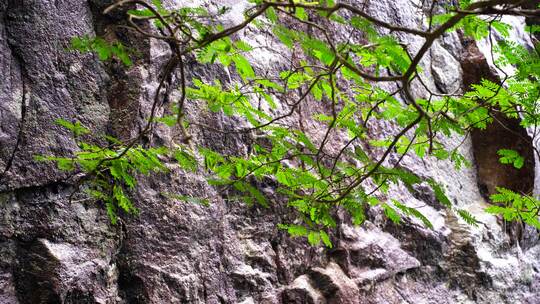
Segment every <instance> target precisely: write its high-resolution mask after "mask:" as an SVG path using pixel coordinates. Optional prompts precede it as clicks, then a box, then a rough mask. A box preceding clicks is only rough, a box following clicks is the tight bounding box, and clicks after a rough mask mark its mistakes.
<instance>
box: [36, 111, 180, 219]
mask: <svg viewBox="0 0 540 304" xmlns="http://www.w3.org/2000/svg"><path fill="white" fill-rule="evenodd" d="M56 123H57V124H58V125H60V126H62V127H64V128H66V129H68V130H70V131H71V132H72V134H73V137H74V139H75V141H76V143H77V145H78V148H79V151H77V152H75V153H74V154H73V155H71V156H70V157H60V156H42V155H40V156H36V160H38V161H52V162H55V163H56V164H57V166H58V168H59V169H60V170H63V171H76V172H80V173H81V174H83V175H84V177H83V180H88V182H87V184H86V187H85V191H86V192H87V193H88V194H89V195H90V196H91V197H93V198H95V199H97V200H100V201H103V202H104V203H105V206H106V209H107V214H108V215H109V217H110V219H111V221H112V223H113V224H114V223H116V221H117V215H118V213H119V211H120V210H121V211H123V212H126V213H128V214H133V213H137V211H138V210H137V208H136V207H135V206H134V205H133V203H132V201H131V199H130V198H129V196H128V193H129V191H131V190H133V189H134V188H135V187H136V185H137V178H136V176H137V175H138V174H142V175H148V174H150V173H152V172H164V171H167V169H166V167H165V166H164V164H163V163H162V161H161V160H160V157H161V156H163V155H165V154H167V153H170V149H167V148H165V147H157V148H154V147H151V148H143V147H142V146H140V145H136V146H133V147H130V148H129V149H126V146H124V145H123V143H122V142H120V141H119V140H117V139H115V138H113V137H111V136H105V138H106V140H108V141H109V143H110V144H109V145H108V146H105V147H102V146H100V145H96V144H90V143H88V142H87V141H85V140H84V136H85V135H88V134H89V133H90V131H89V130H88V129H87V128H86V127H85V126H83V125H82V124H81V123H80V122H78V121H76V122H70V121H67V120H64V119H58V120H56ZM182 152H183V151H181V150H178V151H176V154H177V155H179V156H178V158H179V157H185V158H186V159H188V158H190V157H189V156H187V155H186V156H184V155H183V154H182ZM180 155H181V156H180ZM181 163H182V164H184V161H183V162H181Z"/></svg>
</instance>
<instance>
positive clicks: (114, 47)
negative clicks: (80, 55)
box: [71, 36, 133, 66]
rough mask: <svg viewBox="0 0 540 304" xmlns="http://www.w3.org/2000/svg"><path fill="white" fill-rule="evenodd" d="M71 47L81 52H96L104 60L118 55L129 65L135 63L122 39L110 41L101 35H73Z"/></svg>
mask: <svg viewBox="0 0 540 304" xmlns="http://www.w3.org/2000/svg"><path fill="white" fill-rule="evenodd" d="M71 47H72V48H73V49H74V50H77V51H80V52H93V53H96V54H97V55H98V58H99V59H100V60H102V61H106V60H109V59H111V58H112V57H116V58H118V59H119V60H120V61H121V62H122V63H123V64H125V65H127V66H130V65H132V64H133V62H132V61H131V58H130V57H129V54H130V52H129V50H128V49H127V48H126V47H125V46H124V45H123V44H122V43H121V42H120V41H115V42H112V43H109V42H107V41H106V40H105V39H103V38H101V37H89V36H82V37H73V38H72V39H71Z"/></svg>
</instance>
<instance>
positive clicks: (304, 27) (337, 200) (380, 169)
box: [44, 0, 540, 247]
mask: <svg viewBox="0 0 540 304" xmlns="http://www.w3.org/2000/svg"><path fill="white" fill-rule="evenodd" d="M249 3H250V4H249V7H248V9H247V10H246V11H245V19H244V20H243V21H241V22H239V23H237V24H234V25H232V26H227V25H226V23H225V22H223V20H224V18H225V17H224V16H225V15H226V13H227V12H228V9H226V8H221V7H215V8H213V7H181V8H175V9H168V8H166V7H165V6H163V5H162V4H161V3H160V1H157V0H156V1H152V4H150V3H147V2H145V1H141V0H123V1H119V2H117V3H116V4H113V5H112V6H111V7H109V8H108V9H106V10H105V12H104V13H105V14H107V13H109V12H111V11H113V10H122V9H124V8H126V7H128V6H129V8H130V10H127V9H124V12H125V14H126V18H127V19H128V21H129V24H130V27H131V29H133V30H134V31H136V32H138V33H139V34H141V36H142V37H144V38H151V39H157V40H162V41H164V42H166V43H167V44H168V45H169V46H170V49H171V57H170V59H169V61H168V62H167V63H166V64H165V65H164V69H163V71H162V73H161V76H160V77H161V78H160V83H159V85H158V87H157V90H156V93H155V94H156V95H155V98H154V101H153V105H152V111H151V113H150V117H149V118H148V124H147V125H146V126H145V127H144V128H143V130H142V131H141V132H140V134H139V136H137V137H136V138H134V139H131V140H129V141H127V142H117V141H116V140H113V142H112V144H111V145H110V146H98V145H91V144H88V143H86V142H84V141H80V140H78V145H79V148H80V149H81V151H80V152H77V153H76V154H75V155H73V156H72V157H67V158H66V157H56V156H55V157H45V158H44V159H46V160H51V161H55V162H57V164H58V166H59V167H60V168H61V169H65V170H77V171H80V172H82V173H83V176H84V178H83V179H82V180H83V181H85V182H87V183H88V185H89V189H90V190H89V193H90V194H91V195H92V196H94V197H95V198H97V199H100V200H102V201H104V202H105V203H106V205H107V210H108V211H109V215H110V216H111V219H113V221H114V220H115V219H116V210H117V209H121V210H124V211H126V212H134V211H135V210H136V209H135V207H134V206H133V205H132V203H131V201H130V200H129V198H128V195H126V192H127V191H126V190H130V189H134V188H135V187H136V175H137V174H139V173H140V174H148V173H149V172H153V171H166V167H165V165H164V163H169V162H176V163H178V164H179V165H180V166H181V167H182V168H184V169H186V170H192V171H198V172H200V173H204V174H206V176H207V179H208V182H209V183H210V184H212V185H214V186H215V187H216V188H217V189H218V190H220V191H223V192H224V193H228V194H230V195H233V196H236V197H240V198H241V199H242V200H243V201H244V202H246V203H248V204H259V205H261V206H268V205H269V204H272V203H273V202H272V200H271V199H270V198H269V197H267V196H266V194H265V193H263V192H262V191H261V190H260V189H259V187H258V186H257V185H259V184H261V183H272V184H273V185H275V188H276V191H277V193H279V194H280V195H282V196H283V197H284V199H285V200H286V201H287V204H288V206H289V207H290V208H292V209H294V210H295V211H296V212H297V214H298V222H295V223H294V224H292V223H285V224H283V225H280V227H281V228H282V229H285V230H287V231H288V232H289V233H290V234H291V235H292V236H302V237H306V238H307V239H308V241H309V242H310V243H311V244H313V245H317V244H320V243H323V244H324V245H326V246H328V247H331V246H332V242H331V237H330V235H331V234H330V233H329V231H331V230H332V229H333V228H334V227H336V225H337V214H338V212H339V210H343V211H345V212H346V213H347V214H349V215H350V217H351V218H352V222H353V223H355V224H361V223H363V222H364V220H365V219H366V214H365V209H366V208H368V207H377V208H381V209H382V211H383V213H384V214H385V215H386V216H387V217H388V219H389V220H390V221H392V222H394V223H396V224H397V223H400V222H401V221H402V218H403V217H405V216H409V217H415V218H417V219H418V221H419V222H420V223H423V224H424V225H425V226H427V227H432V224H431V223H430V222H429V220H428V219H427V217H426V216H424V215H423V214H422V212H421V210H419V209H418V208H414V206H409V205H407V204H406V203H404V202H399V201H397V200H394V199H392V197H391V195H390V194H389V190H390V187H391V185H392V184H403V185H405V186H406V187H408V188H410V189H412V187H413V186H415V185H418V184H425V185H427V186H429V187H430V188H431V190H432V192H433V194H434V196H435V197H436V199H437V200H438V201H439V202H440V203H441V205H442V206H444V207H445V208H448V209H450V210H453V211H454V212H456V214H457V215H458V216H460V217H461V218H463V219H464V220H465V221H466V222H468V223H470V224H475V223H476V219H475V218H474V216H473V215H472V214H470V213H469V212H467V211H466V210H462V209H459V208H457V207H456V206H454V204H453V203H452V201H451V200H450V199H449V198H448V197H447V196H446V195H445V191H444V186H442V185H440V184H439V183H438V182H437V181H436V180H435V179H433V178H429V177H425V176H421V173H420V172H416V173H411V172H409V171H407V170H405V169H404V168H402V167H401V162H402V160H403V158H404V157H405V156H406V155H411V154H414V155H415V156H416V157H418V158H424V159H427V158H428V157H429V159H430V160H435V159H439V160H448V161H451V162H453V163H454V164H455V166H456V168H460V167H461V166H463V165H464V164H466V160H465V158H464V157H463V156H462V155H461V154H460V153H459V146H458V147H447V146H445V145H444V144H443V141H442V140H441V139H442V138H444V137H450V136H455V135H459V136H466V135H467V134H468V133H469V132H470V131H471V130H472V129H474V128H485V127H486V126H487V125H488V124H489V123H491V122H492V120H493V116H494V114H495V113H502V114H503V115H507V116H509V117H521V118H522V124H523V126H524V127H530V126H537V125H538V123H537V122H538V117H540V113H539V111H540V109H538V102H537V101H538V96H539V94H538V92H540V84H539V81H538V79H539V78H538V76H539V75H538V71H540V69H539V68H538V62H540V60H538V50H537V49H535V50H527V49H525V48H523V47H521V46H518V45H515V44H513V43H511V42H508V41H502V42H501V43H499V44H495V43H493V45H494V48H495V50H494V52H497V54H498V55H499V57H498V58H499V59H498V60H497V63H498V64H501V65H514V66H516V67H517V71H516V73H515V75H508V76H507V78H506V79H504V80H503V81H501V82H500V83H494V82H491V81H488V80H483V81H482V82H481V83H478V84H475V85H473V86H472V88H466V89H467V92H466V93H465V94H442V93H436V92H432V91H431V90H430V88H429V87H428V86H427V85H426V84H425V82H424V80H423V77H424V76H425V75H424V74H423V72H422V69H421V67H420V62H421V60H422V58H423V57H424V56H425V55H426V53H427V52H428V51H429V50H430V48H431V47H432V45H433V44H434V42H435V41H436V40H437V39H439V38H440V37H441V36H442V35H443V34H444V33H447V32H449V31H456V30H459V31H462V33H463V34H464V35H465V36H470V39H476V40H478V39H484V38H488V37H489V38H491V35H492V33H493V32H495V31H497V32H499V33H500V35H501V36H505V35H507V34H508V31H509V26H508V25H506V24H504V23H502V22H501V21H500V20H499V16H500V15H505V14H510V15H515V14H518V15H526V16H528V15H534V14H537V13H538V10H525V9H520V8H517V7H513V6H512V3H513V2H512V1H495V2H493V1H478V2H472V1H460V3H459V5H456V6H447V7H441V8H440V9H442V10H444V13H442V14H439V15H434V14H433V12H434V9H433V7H431V10H429V8H424V9H425V10H424V13H425V14H426V17H427V18H428V20H429V22H428V24H426V25H425V26H423V27H422V28H419V29H417V28H409V27H402V26H399V25H394V24H390V23H388V22H386V21H383V20H379V19H377V18H376V17H375V16H372V15H370V14H369V13H368V12H367V10H364V8H362V7H357V6H354V5H351V4H346V3H342V2H335V1H333V0H320V1H273V0H252V1H249ZM148 22H150V23H152V24H153V25H154V26H155V31H152V32H148V31H147V30H145V29H143V28H141V24H143V23H148ZM248 27H255V28H258V29H259V30H260V31H261V32H265V33H271V37H270V38H269V39H271V40H272V43H273V44H274V45H275V46H274V47H270V48H267V47H264V46H261V45H256V44H257V41H256V40H257V39H249V38H250V37H249V36H246V37H244V38H243V37H242V36H241V35H240V34H239V33H240V32H241V31H242V30H244V29H245V28H248ZM536 31H537V28H531V29H530V30H529V32H530V33H531V35H532V34H533V33H534V32H536ZM383 32H385V33H386V32H389V34H382V33H383ZM343 33H348V34H347V35H342V34H343ZM396 33H400V34H403V35H412V36H416V37H417V38H418V39H421V40H422V41H423V44H422V45H421V47H420V48H418V50H416V51H413V50H411V49H410V48H409V46H407V45H404V44H403V43H402V42H401V41H400V40H399V38H398V37H399V35H396ZM74 47H75V48H76V49H78V50H81V51H88V50H90V51H95V52H97V53H98V56H99V58H100V59H108V58H109V57H110V56H112V55H114V56H117V57H119V58H120V59H121V60H122V61H123V62H124V63H126V64H128V63H130V62H131V61H130V60H129V56H128V55H126V54H125V52H124V48H123V47H122V46H121V44H120V43H119V42H118V43H114V44H112V46H111V45H108V44H104V43H103V40H100V38H92V39H90V38H84V39H79V38H76V39H75V40H74ZM256 49H263V50H265V51H266V52H269V54H272V55H275V56H285V57H287V58H288V59H289V60H288V62H290V64H289V66H287V67H285V66H283V65H280V66H277V65H275V66H273V64H272V63H268V64H267V66H260V65H259V64H257V61H255V60H254V59H253V58H255V56H254V55H253V54H254V51H255V50H256ZM272 55H269V57H271V56H272ZM188 59H189V60H191V59H195V60H196V61H197V62H198V63H199V64H202V65H216V66H220V68H221V69H222V70H223V71H226V72H227V73H230V74H231V75H232V76H231V78H230V79H229V80H227V81H224V80H223V79H214V78H212V77H208V76H205V77H190V76H188V73H187V71H186V70H187V69H186V65H187V63H186V62H187V60H188ZM534 67H536V69H535V68H534ZM172 75H176V76H177V79H178V88H179V94H178V99H177V100H176V102H175V103H174V105H173V108H170V109H165V110H166V111H165V112H167V113H173V114H172V115H165V116H163V117H156V113H157V112H156V111H155V109H156V108H157V107H162V106H164V104H163V103H162V102H161V100H162V99H161V98H160V97H159V96H161V94H163V93H164V91H165V89H164V83H165V81H167V80H168V79H171V77H172ZM383 83H390V84H393V85H389V86H383V85H381V84H383ZM413 83H414V85H415V86H420V87H424V93H425V94H424V96H423V97H419V96H416V95H418V94H414V93H415V92H413V90H412V85H413ZM398 96H400V98H398ZM195 102H199V103H202V104H204V105H205V110H208V111H210V112H215V113H221V114H223V115H224V116H229V117H237V118H239V119H240V120H241V121H243V122H244V124H245V126H244V127H238V126H234V125H230V126H227V127H224V128H215V127H212V126H209V125H205V124H204V123H201V122H199V121H194V120H190V119H188V118H187V115H186V111H187V110H186V104H187V103H195ZM306 107H308V108H310V111H307V110H305V109H306ZM306 116H309V117H306ZM156 123H164V124H167V125H169V126H171V127H175V128H177V129H179V130H180V132H179V133H180V134H181V136H182V138H181V139H180V140H179V141H178V142H179V144H178V146H177V147H180V148H178V149H176V148H175V149H171V148H161V147H143V146H141V145H139V144H138V141H139V139H140V138H141V136H142V135H144V134H148V133H151V132H152V130H153V126H154V124H156ZM60 124H62V125H63V126H65V127H67V128H69V129H71V130H72V131H73V132H74V133H77V134H75V135H76V137H77V138H78V137H79V136H80V135H83V134H84V133H87V132H86V129H81V128H82V126H80V125H77V124H76V123H71V122H65V121H63V122H60ZM375 124H392V125H393V126H395V127H396V128H397V129H398V132H396V133H394V134H391V135H389V136H384V134H375V135H374V134H373V133H372V132H370V128H371V127H372V126H373V125H375ZM196 129H198V130H204V131H207V132H216V133H218V134H222V135H223V136H235V135H240V134H250V135H251V136H252V138H253V139H254V140H253V143H252V144H251V146H250V151H249V153H247V154H245V155H230V154H226V153H224V151H217V150H212V149H210V148H209V147H205V146H204V145H201V146H197V147H195V146H194V144H193V142H192V137H191V135H190V131H191V130H196ZM75 130H78V131H75ZM171 146H175V143H171ZM391 156H392V160H390V158H391ZM500 156H501V157H502V158H501V161H502V162H504V163H509V164H512V165H513V166H514V167H516V168H518V167H520V166H522V165H523V161H522V159H520V157H519V155H515V154H514V153H512V152H511V151H510V150H501V152H500ZM505 193H506V192H505ZM506 194H508V193H506ZM506 194H505V196H504V197H499V196H496V197H494V200H497V201H502V202H510V201H512V202H513V203H512V204H513V205H519V206H522V205H526V204H525V202H524V201H523V200H529V198H530V197H529V196H523V197H521V198H520V199H518V198H517V197H514V196H512V199H510V197H507V196H506ZM512 195H517V194H512ZM201 199H203V200H205V199H208V198H204V197H203V198H201ZM531 199H532V198H531ZM519 206H518V207H517V208H518V210H519V208H521V207H519ZM526 206H528V207H526V208H529V207H531V206H529V205H526ZM514 207H515V206H512V208H514ZM531 208H532V207H531ZM531 208H529V210H533V209H531ZM514 209H515V208H514ZM488 211H489V212H492V213H504V212H507V211H505V210H502V209H500V210H499V209H497V210H495V209H490V210H488ZM519 212H521V211H518V213H519ZM527 212H528V213H527V214H529V215H530V214H532V211H530V212H529V211H527ZM506 217H508V219H510V220H513V219H515V218H516V217H515V216H513V215H512V216H506ZM532 218H536V214H535V215H534V216H529V217H528V220H529V221H530V222H531V223H533V224H534V223H535V222H534V221H533V219H532Z"/></svg>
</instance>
